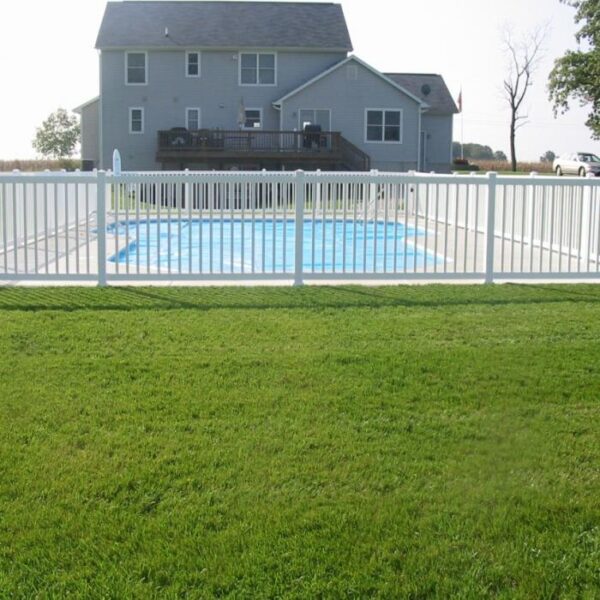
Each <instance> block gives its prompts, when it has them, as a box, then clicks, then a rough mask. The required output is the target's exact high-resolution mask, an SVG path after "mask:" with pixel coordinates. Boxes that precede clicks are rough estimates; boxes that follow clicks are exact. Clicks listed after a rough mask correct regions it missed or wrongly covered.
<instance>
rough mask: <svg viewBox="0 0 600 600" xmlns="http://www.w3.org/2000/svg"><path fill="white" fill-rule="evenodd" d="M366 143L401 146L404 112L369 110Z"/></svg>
mask: <svg viewBox="0 0 600 600" xmlns="http://www.w3.org/2000/svg"><path fill="white" fill-rule="evenodd" d="M366 141H367V142H385V143H391V144H399V143H401V142H402V111H401V110H394V109H368V110H367V118H366Z"/></svg>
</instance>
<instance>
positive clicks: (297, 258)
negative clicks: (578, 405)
mask: <svg viewBox="0 0 600 600" xmlns="http://www.w3.org/2000/svg"><path fill="white" fill-rule="evenodd" d="M295 177H296V247H295V254H294V285H302V283H303V281H302V280H303V277H302V276H303V268H304V204H305V200H306V189H305V184H306V179H305V176H304V171H296V175H295Z"/></svg>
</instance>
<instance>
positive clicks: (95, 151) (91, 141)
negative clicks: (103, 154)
mask: <svg viewBox="0 0 600 600" xmlns="http://www.w3.org/2000/svg"><path fill="white" fill-rule="evenodd" d="M99 132H100V101H99V100H97V101H96V102H92V103H91V104H88V105H87V106H85V107H83V108H82V109H81V158H82V159H83V160H93V161H94V166H95V167H98V164H99V160H100V140H99V138H98V136H99Z"/></svg>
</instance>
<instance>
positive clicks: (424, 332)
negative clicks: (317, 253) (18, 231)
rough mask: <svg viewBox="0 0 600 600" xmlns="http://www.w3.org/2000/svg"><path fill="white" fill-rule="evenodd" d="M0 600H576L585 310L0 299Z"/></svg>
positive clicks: (324, 300) (32, 292)
mask: <svg viewBox="0 0 600 600" xmlns="http://www.w3.org/2000/svg"><path fill="white" fill-rule="evenodd" d="M0 356H1V358H0V597H2V598H5V597H6V598H32V597H39V598H63V597H65V596H67V595H69V594H71V595H72V596H73V597H86V598H132V597H133V598H154V597H156V598H159V597H160V598H176V597H181V598H196V597H199V598H210V597H225V596H227V597H232V598H280V597H286V598H287V597H289V598H319V597H320V598H366V597H385V598H391V597H398V598H435V597H439V598H449V597H459V598H487V597H498V598H511V599H512V598H535V599H537V598H573V599H575V598H589V599H592V598H598V597H600V286H599V287H594V286H532V287H525V286H473V287H454V286H433V287H393V288H363V287H341V288H313V287H304V288H270V289H267V288H241V289H237V288H213V289H200V288H195V289H189V288H188V289H182V288H179V289H167V288H162V289H161V288H154V289H150V288H123V289H68V288H63V289H48V288H46V289H15V288H2V289H0Z"/></svg>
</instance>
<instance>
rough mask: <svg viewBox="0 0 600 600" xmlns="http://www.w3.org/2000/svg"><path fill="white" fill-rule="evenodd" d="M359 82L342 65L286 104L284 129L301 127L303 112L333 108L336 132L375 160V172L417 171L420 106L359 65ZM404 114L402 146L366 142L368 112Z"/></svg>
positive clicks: (333, 122)
mask: <svg viewBox="0 0 600 600" xmlns="http://www.w3.org/2000/svg"><path fill="white" fill-rule="evenodd" d="M349 65H350V66H352V67H353V68H354V67H356V69H357V76H356V79H351V78H349V77H348V71H347V66H348V65H344V66H341V67H340V68H339V69H336V70H334V71H332V72H331V73H329V74H328V75H326V76H325V77H323V78H322V79H320V80H318V81H316V82H315V83H313V84H312V85H310V86H308V87H307V88H305V89H303V90H301V91H300V92H298V93H297V94H295V95H294V96H292V97H290V98H289V99H287V100H285V101H284V102H283V106H282V112H283V115H282V117H283V118H282V126H283V129H294V128H298V127H299V122H298V114H299V111H300V110H301V109H311V108H312V109H331V126H332V130H333V131H339V132H341V134H342V135H343V136H344V137H345V138H346V139H348V140H349V141H350V142H352V143H353V144H354V145H356V146H358V147H359V148H360V149H361V150H363V151H364V152H366V153H367V154H368V155H369V156H370V157H371V166H372V168H373V169H379V170H382V171H407V170H410V169H416V168H417V157H418V151H417V150H418V132H419V110H420V108H419V107H420V105H419V104H418V103H417V102H416V101H415V100H414V99H412V98H410V97H409V96H407V95H406V94H404V93H402V92H401V91H399V90H398V89H397V88H395V87H394V86H392V85H390V84H389V83H387V82H386V81H385V80H383V79H382V78H381V77H378V76H377V75H375V74H374V73H372V72H371V71H370V70H369V69H367V68H365V67H364V66H362V65H359V64H357V63H355V62H350V63H349ZM368 108H374V109H378V108H379V109H399V110H401V111H402V125H403V126H402V143H399V144H398V143H372V142H366V141H365V119H366V114H365V110H366V109H368Z"/></svg>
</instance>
